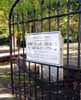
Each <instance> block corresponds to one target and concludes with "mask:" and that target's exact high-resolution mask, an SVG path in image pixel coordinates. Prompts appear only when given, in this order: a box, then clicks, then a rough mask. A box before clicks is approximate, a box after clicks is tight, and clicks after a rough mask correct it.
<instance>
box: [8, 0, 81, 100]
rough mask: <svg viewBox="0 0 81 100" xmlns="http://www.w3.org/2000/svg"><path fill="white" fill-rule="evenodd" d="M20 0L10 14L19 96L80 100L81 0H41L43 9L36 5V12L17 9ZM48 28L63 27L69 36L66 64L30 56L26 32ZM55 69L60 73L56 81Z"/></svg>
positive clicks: (15, 89) (22, 98)
mask: <svg viewBox="0 0 81 100" xmlns="http://www.w3.org/2000/svg"><path fill="white" fill-rule="evenodd" d="M18 1H19V0H17V1H16V2H15V4H14V5H13V7H12V8H11V12H10V16H9V34H10V58H11V60H10V64H11V82H12V93H13V94H15V95H16V100H80V95H81V94H80V88H81V83H80V81H81V66H80V63H81V59H80V58H81V55H80V51H81V50H80V48H81V47H80V42H81V0H77V1H75V0H67V1H66V0H65V1H63V0H57V1H55V3H54V5H53V4H51V0H48V4H47V6H45V3H44V0H40V1H39V5H40V12H39V13H38V12H37V10H36V8H34V9H33V12H32V13H31V12H30V11H27V12H23V11H22V12H21V13H18V12H17V13H14V7H15V6H16V4H17V3H18ZM48 31H49V32H51V31H60V32H61V33H62V36H63V37H64V39H66V43H64V49H63V66H56V65H51V64H45V63H39V62H37V61H36V62H35V61H28V60H26V50H25V48H26V43H25V36H26V35H27V34H31V33H38V32H40V33H41V32H48ZM50 35H51V34H50ZM74 35H75V36H74ZM72 38H74V40H72ZM45 67H46V68H47V69H48V72H46V73H45V71H44V68H45ZM39 69H40V70H41V71H40V70H39ZM55 69H56V70H55ZM60 69H62V70H63V71H62V72H63V77H62V80H60V79H59V78H60V76H61V74H62V73H61V74H60ZM52 70H54V71H52ZM40 72H41V73H40ZM52 73H56V74H54V75H56V77H55V78H56V80H54V81H52V77H51V75H52ZM46 75H47V79H44V77H45V76H46Z"/></svg>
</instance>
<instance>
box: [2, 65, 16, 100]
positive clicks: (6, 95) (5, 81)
mask: <svg viewBox="0 0 81 100" xmlns="http://www.w3.org/2000/svg"><path fill="white" fill-rule="evenodd" d="M9 69H10V66H9V65H7V63H6V65H5V64H4V65H0V100H15V98H14V96H12V94H11V89H10V75H9V74H10V71H9Z"/></svg>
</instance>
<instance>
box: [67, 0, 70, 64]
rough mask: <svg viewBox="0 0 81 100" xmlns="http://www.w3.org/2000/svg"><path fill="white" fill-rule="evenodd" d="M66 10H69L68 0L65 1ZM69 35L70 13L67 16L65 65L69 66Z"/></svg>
mask: <svg viewBox="0 0 81 100" xmlns="http://www.w3.org/2000/svg"><path fill="white" fill-rule="evenodd" d="M67 12H68V13H69V12H70V0H68V1H67ZM69 35H70V15H68V16H67V66H69V42H70V41H69Z"/></svg>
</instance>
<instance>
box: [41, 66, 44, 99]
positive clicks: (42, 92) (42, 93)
mask: <svg viewBox="0 0 81 100" xmlns="http://www.w3.org/2000/svg"><path fill="white" fill-rule="evenodd" d="M41 80H43V65H41ZM43 89H44V88H43V86H41V95H42V97H41V99H42V100H44V98H43V95H44V90H43Z"/></svg>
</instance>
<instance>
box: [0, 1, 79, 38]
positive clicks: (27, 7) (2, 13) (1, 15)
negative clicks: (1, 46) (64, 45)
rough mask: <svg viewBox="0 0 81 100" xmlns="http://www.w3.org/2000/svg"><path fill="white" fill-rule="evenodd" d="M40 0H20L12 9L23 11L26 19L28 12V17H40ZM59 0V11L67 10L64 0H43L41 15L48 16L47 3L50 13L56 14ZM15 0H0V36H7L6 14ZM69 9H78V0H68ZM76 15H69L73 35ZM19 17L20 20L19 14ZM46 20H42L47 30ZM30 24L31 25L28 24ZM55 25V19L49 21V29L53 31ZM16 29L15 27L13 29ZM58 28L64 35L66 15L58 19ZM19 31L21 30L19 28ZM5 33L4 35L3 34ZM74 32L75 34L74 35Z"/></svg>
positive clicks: (75, 26) (75, 27)
mask: <svg viewBox="0 0 81 100" xmlns="http://www.w3.org/2000/svg"><path fill="white" fill-rule="evenodd" d="M39 1H40V0H20V1H19V3H18V4H17V6H16V7H15V9H14V13H16V12H18V13H19V14H21V12H23V13H25V15H26V19H27V13H28V12H29V13H30V18H32V17H37V18H40V16H41V9H40V8H41V5H40V2H39ZM57 1H60V4H59V5H60V7H59V9H60V13H66V12H67V4H66V2H67V1H68V0H67V1H66V0H44V2H43V4H42V12H43V17H46V16H48V7H49V5H50V6H51V14H50V15H53V16H54V15H57V4H58V2H57ZM14 2H15V0H0V37H1V38H2V37H5V36H7V31H8V15H9V12H10V8H11V6H12V5H13V3H14ZM70 9H71V10H70V11H74V10H78V9H79V0H70ZM34 10H36V16H34ZM77 18H78V15H76V16H72V17H71V20H70V22H71V24H70V29H71V33H72V34H73V37H75V35H76V34H77V30H78V29H77V28H78V27H77V25H78V23H77V22H78V20H76V19H77ZM20 19H21V20H22V18H21V16H20ZM15 20H16V18H15ZM47 24H48V22H47V21H44V29H43V31H47V29H48V26H47ZM30 26H32V25H30ZM56 27H57V20H56V19H54V20H52V21H51V29H52V30H53V31H54V30H55V29H56ZM15 30H16V29H15ZM60 30H61V31H62V35H63V36H65V34H66V33H67V17H64V18H62V19H60ZM20 31H21V30H20ZM4 34H6V35H4ZM74 34H75V35H74Z"/></svg>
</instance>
